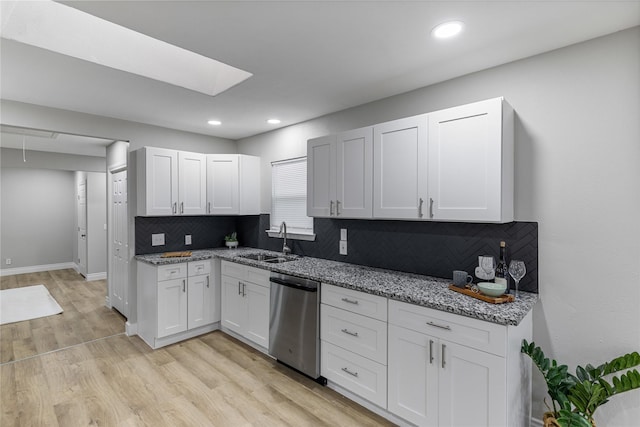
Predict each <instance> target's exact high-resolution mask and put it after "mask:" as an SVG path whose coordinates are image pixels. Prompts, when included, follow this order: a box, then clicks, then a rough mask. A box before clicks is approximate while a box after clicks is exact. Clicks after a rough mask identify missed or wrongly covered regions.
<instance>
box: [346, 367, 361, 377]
mask: <svg viewBox="0 0 640 427" xmlns="http://www.w3.org/2000/svg"><path fill="white" fill-rule="evenodd" d="M342 371H343V372H346V373H347V374H349V375H351V376H353V377H357V376H358V373H357V372H351V371H350V370H348V369H347V368H342Z"/></svg>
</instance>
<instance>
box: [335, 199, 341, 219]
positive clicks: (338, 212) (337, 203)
mask: <svg viewBox="0 0 640 427" xmlns="http://www.w3.org/2000/svg"><path fill="white" fill-rule="evenodd" d="M337 215H340V200H336V216H337Z"/></svg>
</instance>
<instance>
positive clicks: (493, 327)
mask: <svg viewBox="0 0 640 427" xmlns="http://www.w3.org/2000/svg"><path fill="white" fill-rule="evenodd" d="M389 323H391V324H393V325H397V326H400V327H404V328H408V329H412V330H414V331H417V332H422V333H424V334H427V335H430V336H433V337H437V338H443V339H445V340H448V341H452V342H455V343H458V344H462V345H465V346H467V347H472V348H476V349H478V350H482V351H486V352H489V353H493V354H495V355H498V356H504V355H505V354H506V334H507V328H506V326H503V325H498V324H495V323H490V322H485V321H482V320H478V319H471V318H469V317H464V316H460V315H457V314H451V313H445V312H444V311H439V310H434V309H431V308H427V307H421V306H419V305H414V304H408V303H405V302H399V301H390V302H389Z"/></svg>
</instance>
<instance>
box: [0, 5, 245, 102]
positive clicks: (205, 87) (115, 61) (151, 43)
mask: <svg viewBox="0 0 640 427" xmlns="http://www.w3.org/2000/svg"><path fill="white" fill-rule="evenodd" d="M0 5H1V6H0V7H1V8H2V9H1V10H0V13H1V16H2V30H1V35H2V37H3V38H5V39H10V40H15V41H18V42H21V43H25V44H29V45H32V46H36V47H39V48H42V49H47V50H50V51H53V52H57V53H61V54H63V55H68V56H72V57H74V58H79V59H82V60H85V61H90V62H93V63H96V64H99V65H104V66H106V67H110V68H115V69H117V70H121V71H126V72H129V73H133V74H137V75H139V76H143V77H147V78H150V79H154V80H158V81H161V82H165V83H169V84H172V85H175V86H180V87H183V88H186V89H190V90H194V91H197V92H201V93H204V94H206V95H211V96H214V95H217V94H219V93H221V92H224V91H225V90H227V89H229V88H231V87H232V86H235V85H237V84H238V83H241V82H242V81H244V80H246V79H248V78H249V77H251V76H252V74H251V73H249V72H247V71H244V70H240V69H238V68H235V67H232V66H230V65H227V64H224V63H222V62H220V61H216V60H215V59H211V58H207V57H205V56H202V55H200V54H197V53H194V52H191V51H189V50H186V49H183V48H181V47H178V46H174V45H172V44H169V43H166V42H164V41H161V40H158V39H154V38H152V37H149V36H146V35H144V34H142V33H138V32H136V31H133V30H130V29H128V28H125V27H122V26H120V25H117V24H114V23H112V22H109V21H106V20H104V19H101V18H98V17H96V16H93V15H90V14H88V13H86V12H82V11H80V10H78V9H74V8H72V7H69V6H66V5H63V4H60V3H56V2H53V1H50V0H46V1H4V0H3V1H2V2H0Z"/></svg>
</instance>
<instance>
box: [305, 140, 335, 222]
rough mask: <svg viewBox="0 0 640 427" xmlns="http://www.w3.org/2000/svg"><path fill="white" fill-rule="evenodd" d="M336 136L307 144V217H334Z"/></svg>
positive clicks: (310, 141)
mask: <svg viewBox="0 0 640 427" xmlns="http://www.w3.org/2000/svg"><path fill="white" fill-rule="evenodd" d="M335 157H336V136H335V135H329V136H323V137H321V138H315V139H310V140H309V141H308V142H307V216H313V217H330V216H333V215H335V206H334V204H335V197H336V196H335V194H336V191H335V188H336V162H335Z"/></svg>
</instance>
